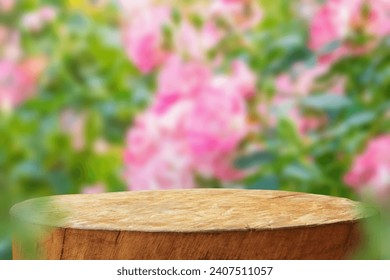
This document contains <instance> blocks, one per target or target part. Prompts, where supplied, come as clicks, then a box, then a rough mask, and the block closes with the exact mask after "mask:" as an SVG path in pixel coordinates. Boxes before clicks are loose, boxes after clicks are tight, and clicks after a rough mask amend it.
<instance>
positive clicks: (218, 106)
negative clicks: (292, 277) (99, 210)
mask: <svg viewBox="0 0 390 280" xmlns="http://www.w3.org/2000/svg"><path fill="white" fill-rule="evenodd" d="M389 35H390V0H328V1H325V0H324V1H319V0H318V1H317V0H296V1H289V0H273V1H267V0H263V1H260V0H259V1H257V0H212V1H211V0H210V1H206V0H191V1H189V0H188V1H173V0H172V1H169V0H160V1H158V0H156V1H153V0H150V1H149V0H127V1H126V0H117V1H115V0H111V1H110V0H95V1H92V0H67V1H66V0H56V1H54V0H46V1H45V0H19V1H18V0H0V259H10V258H11V230H10V225H9V218H8V211H9V208H10V207H11V206H12V205H13V204H14V203H16V202H18V201H22V200H25V199H28V198H33V197H38V196H47V195H57V194H73V193H98V192H114V191H127V190H131V191H138V190H153V189H174V188H175V189H177V188H246V189H275V190H289V191H299V192H309V193H317V194H326V195H334V196H342V197H348V198H351V199H354V200H362V201H364V202H366V203H369V204H370V205H372V206H373V207H376V208H377V211H378V213H379V215H377V216H376V218H375V219H372V220H371V221H370V223H369V224H368V225H366V227H365V231H366V233H367V235H368V236H369V237H370V238H368V239H367V240H366V242H365V244H364V248H362V249H361V250H360V252H359V254H358V255H357V256H355V257H356V258H367V259H390V242H388V240H389V237H390V98H389V97H390V63H389V61H390V37H389Z"/></svg>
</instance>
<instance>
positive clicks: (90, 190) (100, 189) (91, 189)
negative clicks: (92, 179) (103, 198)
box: [81, 183, 106, 194]
mask: <svg viewBox="0 0 390 280" xmlns="http://www.w3.org/2000/svg"><path fill="white" fill-rule="evenodd" d="M105 191H106V186H105V185H104V184H103V183H98V184H95V185H91V186H84V187H82V188H81V193H83V194H98V193H104V192H105Z"/></svg>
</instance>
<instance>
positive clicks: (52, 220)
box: [10, 189, 369, 233]
mask: <svg viewBox="0 0 390 280" xmlns="http://www.w3.org/2000/svg"><path fill="white" fill-rule="evenodd" d="M210 191H211V192H213V193H214V194H215V193H216V192H220V193H222V192H225V193H226V192H238V193H244V192H247V193H249V192H250V194H270V193H272V194H275V195H276V194H277V195H281V196H280V197H282V198H287V199H293V198H294V196H299V197H305V198H322V199H330V200H334V201H338V202H343V203H346V204H347V205H349V206H350V207H354V208H355V209H353V212H352V210H351V209H350V210H351V213H350V214H349V215H347V216H348V217H347V218H344V219H340V220H337V219H335V220H329V221H322V222H321V223H312V224H311V223H303V224H297V225H291V224H286V225H284V226H283V225H282V226H280V225H279V226H277V227H272V226H269V227H267V226H264V224H262V226H261V227H256V226H253V225H248V226H236V227H234V226H233V227H222V228H218V227H215V228H199V227H198V228H196V227H194V228H191V229H181V228H179V227H176V228H170V227H169V226H168V227H165V228H163V229H157V228H155V229H153V228H152V229H151V228H142V229H141V228H115V227H109V226H101V225H98V226H95V227H94V226H90V225H85V224H84V225H82V224H81V225H77V224H67V222H66V215H65V216H61V213H62V214H63V213H66V212H67V209H60V208H61V207H59V208H57V209H56V208H50V209H49V210H48V211H42V212H41V213H40V214H43V215H47V216H48V217H49V218H48V219H45V218H43V219H42V217H38V218H37V219H36V220H34V218H31V216H24V217H21V216H23V215H20V213H19V212H20V211H19V210H20V209H23V207H24V206H28V205H31V204H34V203H35V202H38V204H41V205H42V204H43V205H46V204H48V205H50V206H52V205H51V204H50V203H51V202H50V201H52V200H56V199H62V198H66V199H70V198H75V197H77V198H81V197H84V198H86V196H89V198H92V199H94V198H98V197H103V196H105V195H106V196H109V195H114V196H117V195H129V196H137V195H142V194H150V193H151V191H141V192H127V193H126V192H122V193H110V194H107V193H106V194H97V195H63V196H52V197H45V198H39V199H31V200H27V201H24V202H21V203H19V204H16V205H14V206H13V207H12V208H11V210H10V214H11V216H13V217H14V218H16V219H18V220H21V221H23V222H27V223H30V224H35V225H37V226H46V227H57V228H64V229H66V228H72V229H80V230H106V231H128V232H155V233H164V232H182V233H186V232H187V233H196V232H205V233H207V232H210V233H211V232H222V231H228V232H229V231H230V232H233V231H251V230H252V231H253V230H263V229H265V230H266V229H275V228H277V229H283V228H286V229H288V228H300V227H313V226H318V225H324V224H337V223H340V222H353V221H360V220H362V219H364V218H366V217H368V216H369V215H368V214H367V213H362V212H358V208H359V207H361V206H362V204H360V203H358V202H355V201H352V200H349V199H346V198H339V197H330V196H324V195H316V194H307V193H296V192H286V191H261V190H239V189H223V190H215V189H211V190H210V189H195V190H174V191H172V190H160V191H153V192H154V193H155V194H157V195H158V194H168V193H169V192H170V193H172V192H176V193H180V194H183V193H186V194H194V193H196V192H210ZM66 199H65V200H66ZM46 206H47V205H46ZM62 206H63V205H62ZM53 209H54V210H55V211H54V212H55V215H54V216H53V215H52V213H51V210H53ZM59 209H60V210H59ZM56 211H57V212H56ZM61 211H62V212H61ZM92 213H94V212H92ZM248 213H250V212H248ZM64 221H65V222H64ZM130 222H131V220H130ZM111 225H112V224H111Z"/></svg>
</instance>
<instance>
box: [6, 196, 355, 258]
mask: <svg viewBox="0 0 390 280" xmlns="http://www.w3.org/2000/svg"><path fill="white" fill-rule="evenodd" d="M358 208H359V204H358V203H357V202H353V201H351V200H347V199H344V198H337V197H330V196H321V195H312V194H304V193H292V192H283V191H260V190H228V189H223V190H222V189H218V190H216V189H194V190H170V191H145V192H123V193H107V194H93V195H65V196H54V197H49V198H41V199H35V200H29V201H25V202H22V203H20V204H17V205H15V206H14V207H13V208H12V209H11V215H12V216H13V217H14V219H15V220H18V221H19V222H21V223H23V224H27V225H28V224H30V225H34V227H38V228H42V229H46V230H45V232H46V234H43V235H40V236H39V238H38V239H37V240H36V241H34V242H35V243H34V244H33V246H29V248H30V249H31V248H33V250H35V253H36V254H37V255H36V258H41V259H53V260H78V259H88V260H95V259H103V260H114V259H232V260H235V259H344V258H348V257H349V256H350V254H351V253H352V252H353V250H354V249H355V248H356V246H357V245H358V243H359V222H360V221H361V220H362V219H363V216H362V215H361V214H359V210H358ZM26 209H30V210H26ZM31 209H34V210H33V211H32V210H31ZM58 217H63V218H58ZM48 229H50V230H48ZM13 247H14V259H24V258H26V257H25V256H26V255H27V254H25V251H26V250H27V246H26V245H25V242H23V241H22V240H20V239H19V238H17V237H16V238H14V246H13ZM30 255H31V254H30Z"/></svg>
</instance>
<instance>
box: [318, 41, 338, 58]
mask: <svg viewBox="0 0 390 280" xmlns="http://www.w3.org/2000/svg"><path fill="white" fill-rule="evenodd" d="M341 44H342V41H340V40H335V41H332V42H330V43H329V44H327V45H325V46H324V47H323V48H322V49H321V50H320V52H319V55H326V54H330V53H332V52H334V51H335V50H337V49H338V48H339V47H340V46H341Z"/></svg>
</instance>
